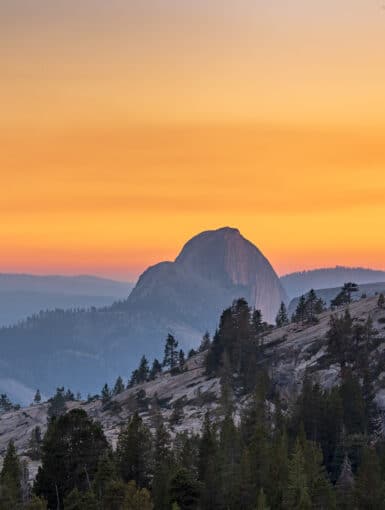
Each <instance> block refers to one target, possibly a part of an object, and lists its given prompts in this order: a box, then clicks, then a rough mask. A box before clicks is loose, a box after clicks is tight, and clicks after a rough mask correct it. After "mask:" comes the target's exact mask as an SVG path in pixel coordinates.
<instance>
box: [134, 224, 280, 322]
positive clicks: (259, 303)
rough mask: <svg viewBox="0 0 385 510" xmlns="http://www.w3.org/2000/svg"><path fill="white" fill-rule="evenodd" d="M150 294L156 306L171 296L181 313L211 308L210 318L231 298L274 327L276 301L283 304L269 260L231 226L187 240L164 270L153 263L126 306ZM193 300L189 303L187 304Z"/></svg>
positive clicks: (276, 308) (278, 284)
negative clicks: (243, 302)
mask: <svg viewBox="0 0 385 510" xmlns="http://www.w3.org/2000/svg"><path fill="white" fill-rule="evenodd" d="M150 289H151V290H150ZM166 289H167V290H166ZM198 289H199V292H198ZM150 294H151V296H152V298H153V299H155V295H157V296H158V300H159V301H160V302H162V303H165V302H166V301H170V299H175V297H176V296H177V298H176V300H175V307H176V308H181V307H182V306H183V308H184V307H186V310H187V309H188V308H190V309H192V308H194V307H196V306H197V303H196V300H197V299H198V300H200V301H202V300H203V301H205V302H206V304H205V309H206V310H208V309H211V308H213V311H212V313H211V316H215V314H218V312H220V311H221V309H223V308H224V307H226V306H229V305H230V304H231V301H232V300H233V299H236V298H239V297H244V298H245V299H247V301H248V302H249V304H250V306H252V307H255V308H260V309H261V310H262V313H263V315H264V317H265V319H266V320H267V321H269V322H274V319H275V315H276V313H277V310H278V307H279V305H280V303H281V301H285V300H286V295H285V292H284V290H283V288H282V287H281V284H280V281H279V279H278V277H277V275H276V273H275V271H274V269H273V268H272V266H271V265H270V263H269V261H268V260H267V259H266V257H265V256H264V255H263V254H262V253H261V251H260V250H259V249H258V248H257V247H256V246H254V244H252V243H251V242H250V241H248V240H247V239H245V238H244V237H243V236H242V234H241V233H240V231H239V230H238V229H237V228H232V227H222V228H219V229H216V230H207V231H204V232H201V233H199V234H197V235H196V236H194V237H192V238H191V239H190V240H189V241H187V243H186V244H185V245H184V246H183V248H182V250H181V252H180V254H179V255H178V256H177V257H176V259H175V262H171V263H168V265H167V267H166V266H164V265H160V264H158V265H156V266H154V267H152V268H150V269H149V270H147V271H146V272H145V273H144V274H143V275H142V276H141V278H140V279H139V282H138V285H137V287H136V288H135V289H134V291H133V292H132V294H131V296H130V299H129V301H130V302H135V301H136V302H137V300H142V299H143V298H144V297H145V296H146V299H147V296H149V295H150ZM193 295H195V296H196V297H195V298H194V303H192V302H190V301H191V300H192V296H193ZM187 301H188V305H187ZM182 303H185V305H182ZM201 313H202V312H200V313H199V314H198V313H197V315H201ZM210 325H211V324H210Z"/></svg>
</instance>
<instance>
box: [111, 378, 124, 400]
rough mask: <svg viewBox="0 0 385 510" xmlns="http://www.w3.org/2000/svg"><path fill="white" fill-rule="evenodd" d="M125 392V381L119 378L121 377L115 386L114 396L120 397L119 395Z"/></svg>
mask: <svg viewBox="0 0 385 510" xmlns="http://www.w3.org/2000/svg"><path fill="white" fill-rule="evenodd" d="M124 390H125V387H124V382H123V379H122V378H121V377H120V376H119V377H118V378H117V379H116V382H115V386H114V389H113V391H112V393H113V394H114V395H119V394H120V393H122V392H123V391H124Z"/></svg>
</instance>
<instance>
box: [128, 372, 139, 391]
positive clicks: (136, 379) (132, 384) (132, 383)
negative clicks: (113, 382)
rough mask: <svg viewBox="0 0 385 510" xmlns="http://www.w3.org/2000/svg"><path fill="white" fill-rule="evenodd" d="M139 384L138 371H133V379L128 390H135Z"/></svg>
mask: <svg viewBox="0 0 385 510" xmlns="http://www.w3.org/2000/svg"><path fill="white" fill-rule="evenodd" d="M137 384H139V376H138V370H137V369H135V370H133V372H132V374H131V378H130V380H129V382H128V384H127V389H129V388H133V387H134V386H136V385H137Z"/></svg>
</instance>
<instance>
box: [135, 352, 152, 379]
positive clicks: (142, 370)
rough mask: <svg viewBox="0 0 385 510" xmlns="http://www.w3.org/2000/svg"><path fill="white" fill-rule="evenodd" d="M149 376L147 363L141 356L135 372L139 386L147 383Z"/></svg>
mask: <svg viewBox="0 0 385 510" xmlns="http://www.w3.org/2000/svg"><path fill="white" fill-rule="evenodd" d="M149 375H150V369H149V367H148V361H147V358H146V356H144V355H143V356H142V358H141V360H140V363H139V367H138V371H137V383H139V384H141V383H144V382H146V381H148V379H149Z"/></svg>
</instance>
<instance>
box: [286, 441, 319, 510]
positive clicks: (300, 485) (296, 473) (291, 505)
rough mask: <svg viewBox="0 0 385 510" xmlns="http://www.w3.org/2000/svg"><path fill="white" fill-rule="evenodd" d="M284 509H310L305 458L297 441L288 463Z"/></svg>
mask: <svg viewBox="0 0 385 510" xmlns="http://www.w3.org/2000/svg"><path fill="white" fill-rule="evenodd" d="M285 508H286V509H287V510H311V508H312V503H311V499H310V494H309V486H308V480H307V476H306V465H305V456H304V452H303V449H302V446H301V444H300V442H299V441H298V440H297V442H296V444H295V448H294V451H293V454H292V456H291V459H290V461H289V471H288V484H287V488H286V494H285Z"/></svg>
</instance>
